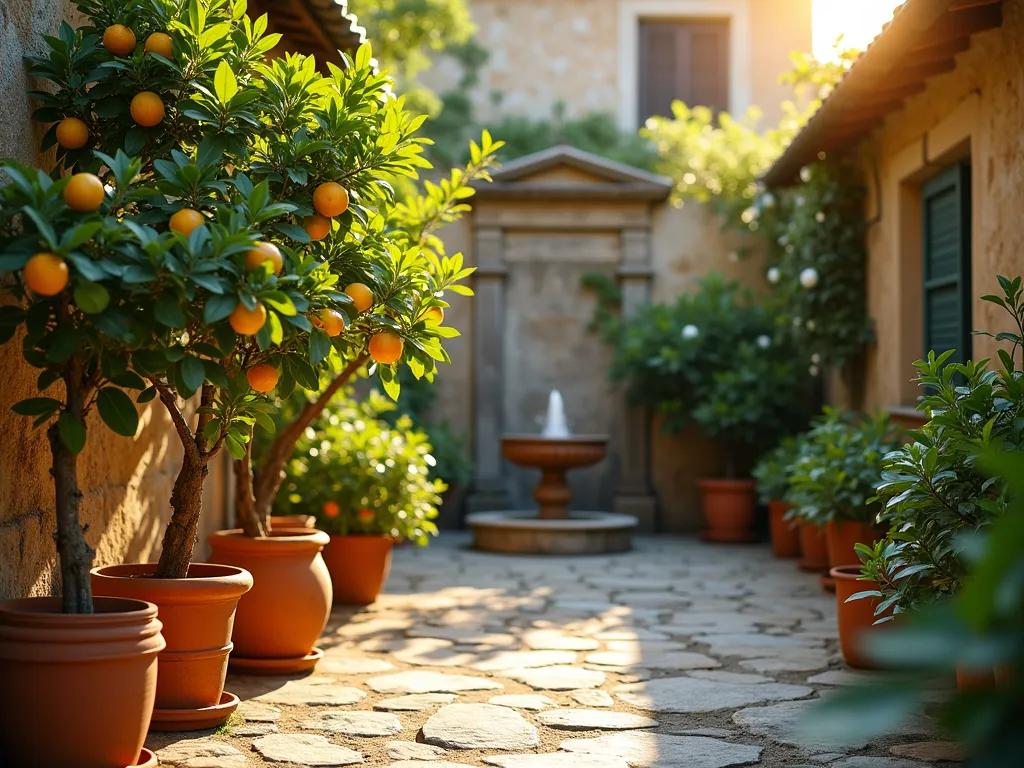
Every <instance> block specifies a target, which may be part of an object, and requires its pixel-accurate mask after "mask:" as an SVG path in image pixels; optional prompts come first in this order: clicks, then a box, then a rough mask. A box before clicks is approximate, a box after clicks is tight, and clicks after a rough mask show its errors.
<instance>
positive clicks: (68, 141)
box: [57, 117, 89, 149]
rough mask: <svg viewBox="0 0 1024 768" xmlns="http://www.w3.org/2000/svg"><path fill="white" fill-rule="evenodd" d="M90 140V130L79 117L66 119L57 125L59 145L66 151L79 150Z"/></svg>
mask: <svg viewBox="0 0 1024 768" xmlns="http://www.w3.org/2000/svg"><path fill="white" fill-rule="evenodd" d="M88 140H89V129H88V128H86V126H85V123H83V122H82V121H81V120H79V119H78V118H77V117H65V118H64V119H63V120H61V121H60V122H59V123H57V143H58V144H60V145H61V146H62V147H64V149H79V148H80V147H84V146H85V142H87V141H88Z"/></svg>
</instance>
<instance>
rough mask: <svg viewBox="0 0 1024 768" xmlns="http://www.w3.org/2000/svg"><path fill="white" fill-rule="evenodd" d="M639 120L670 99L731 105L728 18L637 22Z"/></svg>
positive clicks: (663, 111)
mask: <svg viewBox="0 0 1024 768" xmlns="http://www.w3.org/2000/svg"><path fill="white" fill-rule="evenodd" d="M639 70H640V84H639V85H640V98H639V107H640V115H639V119H640V125H643V124H644V122H645V121H646V120H647V118H648V117H651V116H652V115H665V116H671V114H672V102H673V101H676V100H677V99H678V100H679V101H683V102H685V103H686V105H687V106H690V107H694V106H704V107H711V108H712V109H713V110H714V111H715V112H716V113H717V112H720V111H722V110H725V109H728V108H729V22H727V21H641V22H640V67H639Z"/></svg>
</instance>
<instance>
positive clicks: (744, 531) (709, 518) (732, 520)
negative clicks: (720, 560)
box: [697, 480, 757, 543]
mask: <svg viewBox="0 0 1024 768" xmlns="http://www.w3.org/2000/svg"><path fill="white" fill-rule="evenodd" d="M697 487H699V488H700V493H701V504H702V506H703V508H704V521H705V522H706V523H707V527H706V528H705V529H704V532H703V533H702V534H701V535H702V537H703V538H704V540H705V541H720V542H734V543H735V542H746V541H751V540H752V539H753V538H754V509H755V502H756V490H757V482H756V481H755V480H701V481H699V482H698V483H697Z"/></svg>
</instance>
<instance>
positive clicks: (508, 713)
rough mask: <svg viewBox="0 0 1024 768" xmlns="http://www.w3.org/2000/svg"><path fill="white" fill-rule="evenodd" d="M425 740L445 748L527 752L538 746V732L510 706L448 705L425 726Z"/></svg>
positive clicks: (432, 716)
mask: <svg viewBox="0 0 1024 768" xmlns="http://www.w3.org/2000/svg"><path fill="white" fill-rule="evenodd" d="M423 740H424V742H426V743H427V744H434V745H435V746H438V747H444V748H446V749H505V750H516V749H527V748H529V747H535V746H537V744H538V741H539V740H538V738H537V729H536V728H534V727H533V726H532V725H530V724H529V723H528V722H527V721H526V720H524V719H523V716H522V715H520V714H519V713H518V712H516V711H514V710H511V709H509V708H508V707H496V706H494V705H492V704H449V705H448V706H447V707H443V708H442V709H440V710H438V711H437V712H436V713H435V714H433V715H431V717H430V719H429V720H427V722H426V723H424V725H423Z"/></svg>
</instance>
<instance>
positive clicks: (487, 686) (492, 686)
mask: <svg viewBox="0 0 1024 768" xmlns="http://www.w3.org/2000/svg"><path fill="white" fill-rule="evenodd" d="M366 684H367V685H368V686H369V687H370V688H371V689H372V690H374V691H376V692H377V693H459V692H460V691H496V690H500V689H502V688H504V687H505V686H503V685H502V684H501V683H496V682H494V681H493V680H488V679H487V678H486V677H469V676H468V675H448V674H445V673H443V672H427V671H423V670H412V671H409V672H398V673H396V674H394V675H385V676H384V677H373V678H370V679H369V680H367V681H366ZM598 685H600V683H598Z"/></svg>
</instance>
